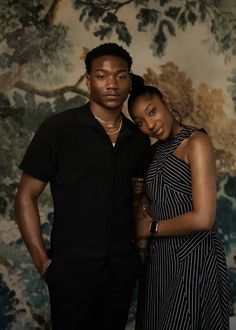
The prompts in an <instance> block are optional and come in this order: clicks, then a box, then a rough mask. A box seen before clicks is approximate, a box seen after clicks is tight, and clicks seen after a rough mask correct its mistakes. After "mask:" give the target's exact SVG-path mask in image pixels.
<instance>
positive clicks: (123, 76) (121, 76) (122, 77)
mask: <svg viewBox="0 0 236 330" xmlns="http://www.w3.org/2000/svg"><path fill="white" fill-rule="evenodd" d="M125 78H126V76H125V75H120V76H118V79H125Z"/></svg>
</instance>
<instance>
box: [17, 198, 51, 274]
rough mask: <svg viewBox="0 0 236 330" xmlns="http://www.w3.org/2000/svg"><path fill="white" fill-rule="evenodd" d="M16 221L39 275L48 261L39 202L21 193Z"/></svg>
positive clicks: (18, 199)
mask: <svg viewBox="0 0 236 330" xmlns="http://www.w3.org/2000/svg"><path fill="white" fill-rule="evenodd" d="M15 210H16V221H17V223H18V226H19V229H20V232H21V235H22V238H23V241H24V243H25V245H26V247H27V249H28V251H29V253H30V255H31V257H32V260H33V263H34V265H35V267H36V268H37V270H38V271H39V273H41V272H42V270H43V265H44V264H45V262H46V261H47V259H48V256H47V253H46V249H45V245H44V241H43V237H42V231H41V225H40V217H39V211H38V206H37V200H36V199H34V198H32V197H30V196H21V194H20V193H19V194H18V195H17V196H16V201H15Z"/></svg>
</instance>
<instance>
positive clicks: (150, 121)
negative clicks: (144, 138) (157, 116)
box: [146, 118, 155, 130]
mask: <svg viewBox="0 0 236 330" xmlns="http://www.w3.org/2000/svg"><path fill="white" fill-rule="evenodd" d="M146 125H147V127H148V129H150V130H152V129H153V128H154V126H155V121H154V120H153V119H152V118H148V119H146Z"/></svg>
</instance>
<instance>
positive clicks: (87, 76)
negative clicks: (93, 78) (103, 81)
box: [86, 73, 90, 91]
mask: <svg viewBox="0 0 236 330" xmlns="http://www.w3.org/2000/svg"><path fill="white" fill-rule="evenodd" d="M86 86H87V88H88V90H89V91H90V75H89V74H88V73H87V74H86Z"/></svg>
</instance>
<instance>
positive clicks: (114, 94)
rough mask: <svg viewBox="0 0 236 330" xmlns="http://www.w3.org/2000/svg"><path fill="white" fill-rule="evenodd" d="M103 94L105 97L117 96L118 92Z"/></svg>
mask: <svg viewBox="0 0 236 330" xmlns="http://www.w3.org/2000/svg"><path fill="white" fill-rule="evenodd" d="M104 96H106V97H119V96H120V94H117V93H109V94H105V95H104Z"/></svg>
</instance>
